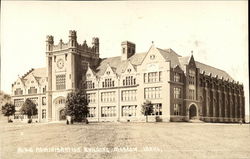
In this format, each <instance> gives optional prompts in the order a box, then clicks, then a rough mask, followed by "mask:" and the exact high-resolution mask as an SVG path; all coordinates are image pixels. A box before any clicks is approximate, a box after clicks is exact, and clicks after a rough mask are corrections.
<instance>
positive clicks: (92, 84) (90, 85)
mask: <svg viewBox="0 0 250 159" xmlns="http://www.w3.org/2000/svg"><path fill="white" fill-rule="evenodd" d="M86 86H87V89H92V88H95V83H94V82H92V81H86Z"/></svg>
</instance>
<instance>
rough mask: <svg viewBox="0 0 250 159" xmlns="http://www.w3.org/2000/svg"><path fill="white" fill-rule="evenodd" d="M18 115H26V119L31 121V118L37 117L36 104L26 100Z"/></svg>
mask: <svg viewBox="0 0 250 159" xmlns="http://www.w3.org/2000/svg"><path fill="white" fill-rule="evenodd" d="M20 113H21V114H22V115H27V116H28V118H29V119H31V116H33V115H37V108H36V104H35V103H34V102H33V101H32V100H30V99H26V100H25V102H24V103H23V105H22V108H21V109H20Z"/></svg>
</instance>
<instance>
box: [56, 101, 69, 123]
mask: <svg viewBox="0 0 250 159" xmlns="http://www.w3.org/2000/svg"><path fill="white" fill-rule="evenodd" d="M65 101H66V99H65V97H62V96H60V97H57V98H56V99H55V100H54V106H55V115H56V116H55V119H56V120H57V121H58V120H66V115H65Z"/></svg>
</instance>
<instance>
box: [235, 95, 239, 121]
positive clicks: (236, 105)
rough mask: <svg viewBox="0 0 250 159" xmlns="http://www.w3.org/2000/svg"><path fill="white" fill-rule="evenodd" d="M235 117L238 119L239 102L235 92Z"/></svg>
mask: <svg viewBox="0 0 250 159" xmlns="http://www.w3.org/2000/svg"><path fill="white" fill-rule="evenodd" d="M234 118H235V120H236V121H238V119H237V118H238V102H237V95H236V94H234Z"/></svg>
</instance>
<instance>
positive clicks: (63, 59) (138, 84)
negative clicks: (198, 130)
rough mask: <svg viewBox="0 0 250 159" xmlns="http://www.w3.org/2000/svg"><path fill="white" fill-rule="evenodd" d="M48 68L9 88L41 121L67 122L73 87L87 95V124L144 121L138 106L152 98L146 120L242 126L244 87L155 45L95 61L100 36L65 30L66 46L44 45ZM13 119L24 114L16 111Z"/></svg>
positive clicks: (125, 46) (126, 45)
mask: <svg viewBox="0 0 250 159" xmlns="http://www.w3.org/2000/svg"><path fill="white" fill-rule="evenodd" d="M46 60H47V66H46V67H45V68H40V69H31V70H30V71H29V72H27V73H26V74H25V75H24V76H22V77H19V78H18V79H17V81H16V82H15V83H14V84H13V85H12V100H13V102H14V104H15V105H16V107H17V110H18V109H19V108H20V107H21V105H22V103H23V102H24V101H25V99H27V98H29V99H31V100H33V101H34V102H35V103H36V104H37V107H38V115H37V116H36V117H34V119H37V121H39V122H48V121H58V120H64V119H65V112H64V106H65V100H66V97H67V94H68V93H69V92H72V91H75V90H76V89H84V90H85V91H86V95H87V99H88V102H89V105H88V106H89V114H88V119H89V120H90V121H145V116H144V115H143V114H142V113H141V105H142V104H143V103H144V102H145V101H146V100H149V101H151V102H152V103H153V110H154V111H153V113H152V114H150V115H149V120H151V121H155V120H159V121H166V122H167V121H189V120H191V119H198V120H202V121H206V122H240V121H244V120H245V119H244V117H245V112H244V111H245V103H244V101H245V98H244V90H243V85H242V84H239V82H235V81H234V80H233V79H232V78H231V77H230V75H229V74H227V73H226V72H225V71H223V70H220V69H217V68H214V67H211V66H208V65H205V64H202V63H200V62H198V61H195V59H194V57H193V55H191V56H188V57H182V56H180V55H178V54H177V53H175V52H174V51H173V50H172V49H160V48H157V47H155V46H154V44H152V45H151V46H150V48H149V50H148V51H147V52H143V53H136V45H135V44H134V43H132V42H129V41H124V42H122V43H121V53H120V56H117V57H110V58H103V59H102V58H100V57H99V39H98V38H93V39H92V46H88V45H87V43H86V41H84V43H83V44H79V43H78V42H77V35H76V31H69V39H68V42H67V43H64V42H63V41H62V40H60V41H59V44H57V45H55V44H54V40H53V36H47V40H46ZM14 118H15V119H20V118H21V119H22V118H23V116H22V115H20V114H18V111H17V113H16V114H15V117H14Z"/></svg>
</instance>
